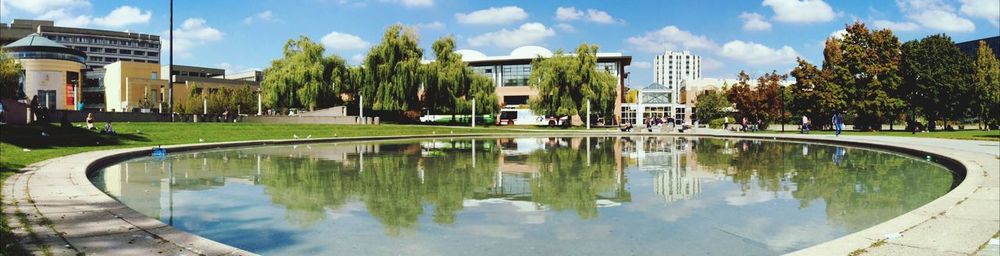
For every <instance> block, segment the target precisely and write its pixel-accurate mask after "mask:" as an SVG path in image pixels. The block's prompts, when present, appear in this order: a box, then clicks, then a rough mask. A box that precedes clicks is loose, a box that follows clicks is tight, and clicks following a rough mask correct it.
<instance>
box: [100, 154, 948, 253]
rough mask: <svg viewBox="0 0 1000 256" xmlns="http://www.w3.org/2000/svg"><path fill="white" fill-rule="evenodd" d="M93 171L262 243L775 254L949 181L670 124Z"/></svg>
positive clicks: (901, 159)
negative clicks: (695, 134) (670, 128)
mask: <svg viewBox="0 0 1000 256" xmlns="http://www.w3.org/2000/svg"><path fill="white" fill-rule="evenodd" d="M91 179H92V181H93V183H94V184H95V185H97V186H98V187H99V188H101V189H102V190H104V191H105V192H106V193H108V194H109V195H111V196H113V197H115V198H117V199H118V200H120V201H121V202H123V203H125V204H126V205H128V206H129V207H131V208H133V209H136V210H138V211H139V212H142V213H143V214H145V215H148V216H150V217H153V218H157V219H159V220H161V221H163V222H164V223H168V224H170V225H172V226H174V227H176V228H178V229H181V230H184V231H187V232H191V233H194V234H198V235H201V236H203V237H206V238H209V239H212V240H215V241H219V242H222V243H225V244H229V245H232V246H235V247H239V248H242V249H245V250H249V251H252V252H256V253H260V254H268V255H553V254H558V255H597V254H606V255H628V254H638V255H663V254H685V255H690V254H712V255H770V254H778V253H784V252H789V251H794V250H796V249H802V248H805V247H809V246H811V245H816V244H819V243H821V242H824V241H828V240H832V239H834V238H837V237H840V236H843V235H847V234H849V233H852V232H856V231H859V230H862V229H865V228H867V227H870V226H873V225H876V224H878V223H880V222H883V221H886V220H888V219H891V218H893V217H895V216H898V215H901V214H903V213H906V212H908V211H910V210H912V209H915V208H917V207H919V206H921V205H923V204H925V203H927V202H930V201H931V200H934V199H935V198H937V197H939V196H941V195H944V194H945V193H946V192H948V190H950V189H951V188H952V186H953V183H954V181H955V178H954V177H953V175H952V173H951V172H950V171H948V170H947V169H945V168H944V167H942V166H940V165H937V164H934V163H931V162H927V161H924V160H922V159H917V158H913V157H909V156H903V155H899V154H894V153H888V152H882V151H874V150H867V149H861V148H851V147H840V146H831V145H819V144H802V143H788V142H775V141H763V140H743V139H707V138H677V137H590V138H584V137H571V138H488V139H487V138H480V139H436V140H430V139H428V140H406V141H385V142H376V143H327V144H303V145H295V146H291V145H282V146H263V147H252V148H230V149H216V150H208V151H197V152H184V153H177V154H171V155H169V156H167V157H157V158H154V157H144V158H137V159H132V160H129V161H126V162H122V163H119V164H116V165H112V166H110V167H107V168H106V169H104V170H103V171H102V172H100V173H97V174H96V175H95V177H92V178H91Z"/></svg>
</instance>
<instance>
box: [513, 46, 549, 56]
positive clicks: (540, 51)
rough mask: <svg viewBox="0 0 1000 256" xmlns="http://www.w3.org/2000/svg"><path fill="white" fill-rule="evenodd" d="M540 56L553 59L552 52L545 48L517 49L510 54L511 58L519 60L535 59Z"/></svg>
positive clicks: (523, 47)
mask: <svg viewBox="0 0 1000 256" xmlns="http://www.w3.org/2000/svg"><path fill="white" fill-rule="evenodd" d="M539 55H541V56H542V57H546V58H548V57H552V51H549V49H545V47H541V46H534V45H529V46H521V47H517V49H514V50H513V51H511V52H510V56H511V57H517V58H535V57H538V56H539Z"/></svg>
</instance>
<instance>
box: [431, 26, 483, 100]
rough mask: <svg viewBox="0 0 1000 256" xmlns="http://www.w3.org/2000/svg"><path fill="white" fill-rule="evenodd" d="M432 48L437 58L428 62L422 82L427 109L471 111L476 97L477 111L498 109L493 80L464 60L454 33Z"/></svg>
mask: <svg viewBox="0 0 1000 256" xmlns="http://www.w3.org/2000/svg"><path fill="white" fill-rule="evenodd" d="M432 48H433V50H434V54H435V55H436V57H437V59H436V60H435V61H434V62H432V63H431V64H428V65H426V66H425V73H424V82H423V101H424V102H423V103H424V106H425V107H426V108H427V109H428V110H430V111H431V112H432V113H435V114H441V113H444V114H458V113H469V112H470V111H471V106H472V99H476V113H479V114H488V113H496V112H497V111H498V110H499V108H500V105H499V101H498V100H497V97H496V93H495V90H496V86H494V85H493V80H492V79H490V78H489V77H486V76H484V75H481V74H476V73H475V72H473V71H472V69H471V68H469V65H468V64H467V63H465V62H464V61H462V55H461V54H458V53H455V40H454V39H453V38H452V37H444V38H441V39H438V40H437V41H435V42H434V44H433V45H432Z"/></svg>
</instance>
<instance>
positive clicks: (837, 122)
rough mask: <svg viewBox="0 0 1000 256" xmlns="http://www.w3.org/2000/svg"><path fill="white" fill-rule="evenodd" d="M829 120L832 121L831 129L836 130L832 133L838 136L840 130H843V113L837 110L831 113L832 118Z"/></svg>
mask: <svg viewBox="0 0 1000 256" xmlns="http://www.w3.org/2000/svg"><path fill="white" fill-rule="evenodd" d="M830 121H831V122H833V129H834V130H836V131H835V132H834V134H835V135H836V136H840V132H841V131H843V130H844V114H841V113H839V112H838V113H836V114H833V120H830Z"/></svg>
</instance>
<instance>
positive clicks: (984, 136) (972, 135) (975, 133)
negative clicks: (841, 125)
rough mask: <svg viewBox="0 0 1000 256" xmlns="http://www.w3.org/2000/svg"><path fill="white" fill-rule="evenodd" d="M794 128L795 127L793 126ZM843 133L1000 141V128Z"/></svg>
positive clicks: (787, 131) (825, 132) (825, 133)
mask: <svg viewBox="0 0 1000 256" xmlns="http://www.w3.org/2000/svg"><path fill="white" fill-rule="evenodd" d="M792 129H794V128H792ZM764 133H784V134H793V133H799V131H798V130H785V132H780V131H764ZM809 134H823V135H833V131H810V132H809ZM841 135H846V136H852V135H861V136H899V137H918V138H940V139H955V140H991V141H1000V130H994V131H980V130H963V131H936V132H918V133H916V134H911V133H910V132H907V131H878V132H859V131H844V132H843V133H841Z"/></svg>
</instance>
